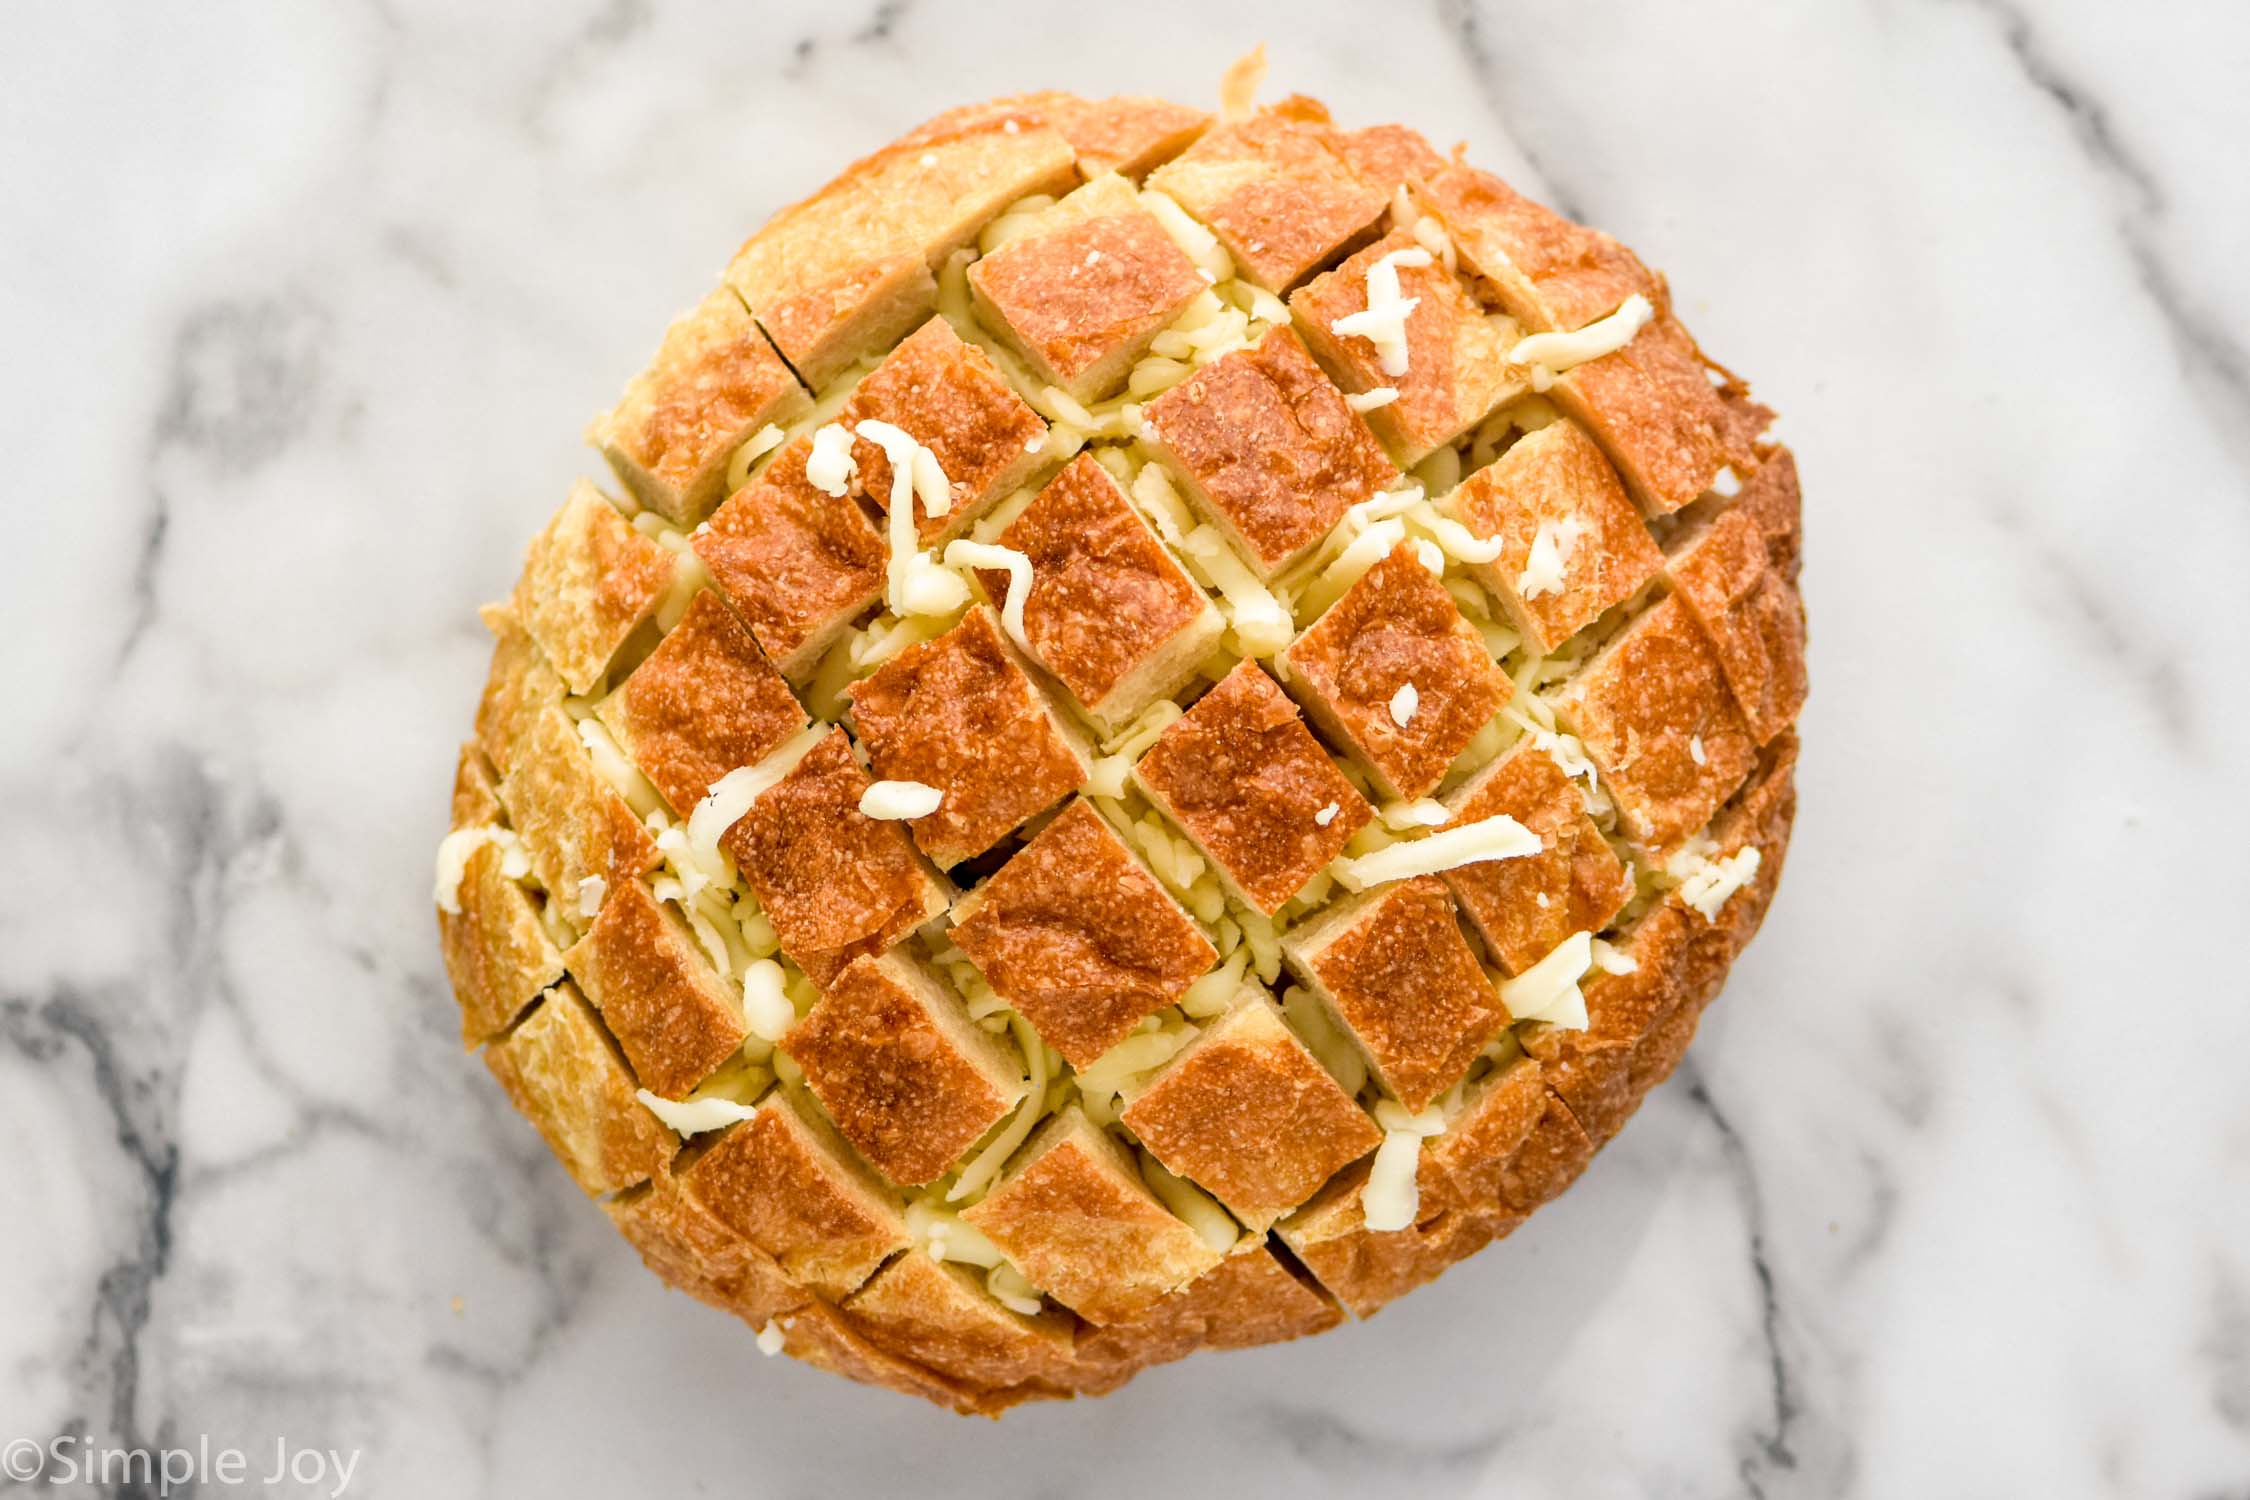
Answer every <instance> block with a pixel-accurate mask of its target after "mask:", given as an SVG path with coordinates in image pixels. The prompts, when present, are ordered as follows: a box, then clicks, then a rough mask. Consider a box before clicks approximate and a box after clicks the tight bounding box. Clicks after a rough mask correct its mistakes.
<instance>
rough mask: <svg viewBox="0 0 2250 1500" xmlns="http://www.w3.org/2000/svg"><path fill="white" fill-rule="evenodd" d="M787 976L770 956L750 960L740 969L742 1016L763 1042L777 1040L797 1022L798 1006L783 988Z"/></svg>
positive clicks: (752, 1033)
mask: <svg viewBox="0 0 2250 1500" xmlns="http://www.w3.org/2000/svg"><path fill="white" fill-rule="evenodd" d="M786 978H787V976H786V975H784V974H783V973H782V971H781V965H780V964H777V963H775V962H774V961H773V960H772V959H770V958H760V959H753V960H752V961H751V963H750V966H749V967H748V968H746V969H744V970H743V971H742V1019H743V1022H744V1023H745V1024H746V1025H748V1026H749V1028H750V1034H751V1035H752V1036H754V1037H756V1038H757V1039H758V1040H759V1041H762V1042H778V1041H780V1040H781V1039H782V1038H783V1037H785V1036H787V1035H788V1034H789V1028H790V1027H792V1026H794V1025H796V1024H797V1007H796V1006H794V1005H791V1004H790V1003H789V994H788V991H787V990H786V988H784V982H785V980H786Z"/></svg>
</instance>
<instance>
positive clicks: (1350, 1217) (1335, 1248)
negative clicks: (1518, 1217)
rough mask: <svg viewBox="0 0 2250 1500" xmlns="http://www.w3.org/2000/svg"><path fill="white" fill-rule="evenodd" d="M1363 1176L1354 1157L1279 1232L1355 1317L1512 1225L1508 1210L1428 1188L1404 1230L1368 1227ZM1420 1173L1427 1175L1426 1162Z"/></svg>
mask: <svg viewBox="0 0 2250 1500" xmlns="http://www.w3.org/2000/svg"><path fill="white" fill-rule="evenodd" d="M1367 1174H1368V1166H1367V1163H1366V1162H1364V1161H1362V1162H1355V1163H1353V1164H1352V1165H1351V1166H1350V1167H1348V1168H1346V1169H1345V1170H1344V1171H1342V1172H1339V1173H1338V1174H1336V1176H1335V1177H1333V1178H1331V1179H1330V1180H1329V1183H1328V1185H1327V1186H1326V1187H1324V1188H1322V1189H1321V1191H1320V1195H1319V1196H1318V1197H1316V1198H1314V1199H1313V1200H1312V1201H1311V1202H1310V1203H1307V1204H1306V1205H1305V1206H1304V1207H1303V1208H1300V1209H1298V1210H1297V1212H1295V1213H1294V1214H1291V1215H1290V1216H1289V1217H1288V1218H1287V1219H1284V1220H1283V1221H1282V1223H1281V1226H1280V1228H1279V1230H1278V1231H1277V1233H1279V1234H1280V1236H1281V1238H1282V1242H1283V1243H1284V1244H1286V1245H1288V1247H1289V1248H1290V1250H1291V1251H1292V1252H1293V1253H1294V1254H1295V1255H1296V1257H1297V1259H1298V1260H1299V1261H1301V1262H1302V1263H1303V1264H1304V1267H1305V1269H1306V1270H1308V1271H1310V1272H1312V1274H1313V1276H1314V1277H1315V1278H1316V1279H1318V1280H1319V1282H1320V1284H1321V1285H1322V1286H1324V1287H1326V1288H1327V1289H1328V1293H1329V1295H1330V1296H1332V1297H1334V1298H1335V1299H1336V1300H1337V1301H1338V1302H1341V1303H1342V1304H1343V1305H1344V1307H1345V1309H1346V1310H1347V1311H1349V1312H1350V1313H1351V1315H1352V1316H1353V1317H1355V1318H1366V1317H1372V1316H1373V1315H1374V1314H1375V1313H1376V1312H1377V1311H1378V1310H1380V1309H1381V1308H1382V1307H1384V1306H1385V1305H1386V1304H1388V1303H1390V1302H1394V1301H1396V1300H1397V1299H1398V1298H1400V1297H1403V1296H1405V1295H1406V1294H1407V1293H1408V1292H1411V1291H1413V1290H1414V1289H1415V1288H1416V1287H1418V1286H1423V1285H1425V1284H1427V1283H1428V1282H1430V1281H1433V1280H1435V1279H1436V1278H1437V1277H1438V1275H1439V1274H1440V1273H1441V1272H1443V1271H1444V1270H1445V1269H1446V1268H1447V1267H1448V1266H1451V1265H1452V1264H1453V1263H1454V1262H1456V1261H1459V1260H1464V1259H1466V1258H1467V1257H1469V1256H1471V1255H1474V1254H1475V1253H1476V1252H1477V1251H1479V1250H1482V1249H1483V1248H1484V1247H1485V1246H1486V1245H1488V1244H1490V1243H1491V1242H1492V1240H1493V1239H1494V1237H1495V1236H1496V1235H1498V1234H1501V1233H1504V1232H1505V1231H1506V1230H1507V1229H1509V1228H1513V1227H1514V1224H1513V1221H1511V1220H1510V1219H1509V1218H1508V1217H1507V1216H1505V1215H1498V1214H1494V1213H1493V1212H1492V1211H1490V1210H1489V1209H1486V1210H1484V1211H1481V1212H1480V1211H1478V1210H1475V1209H1470V1208H1462V1207H1458V1206H1455V1205H1453V1204H1451V1203H1449V1202H1446V1201H1444V1200H1443V1199H1441V1198H1438V1197H1437V1196H1435V1195H1433V1194H1431V1193H1428V1192H1425V1193H1423V1194H1422V1196H1421V1201H1420V1205H1419V1207H1418V1210H1417V1213H1416V1217H1415V1220H1414V1222H1413V1223H1411V1224H1409V1225H1407V1226H1406V1227H1405V1228H1404V1229H1395V1230H1378V1229H1369V1228H1368V1227H1367V1210H1366V1204H1365V1202H1364V1195H1365V1193H1366V1188H1367ZM1420 1175H1421V1176H1423V1177H1425V1178H1426V1177H1428V1176H1429V1175H1430V1173H1429V1171H1428V1168H1427V1167H1426V1166H1425V1167H1424V1168H1423V1170H1422V1172H1421V1174H1420Z"/></svg>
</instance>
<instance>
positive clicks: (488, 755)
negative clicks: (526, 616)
mask: <svg viewBox="0 0 2250 1500" xmlns="http://www.w3.org/2000/svg"><path fill="white" fill-rule="evenodd" d="M479 613H480V614H481V615H482V616H483V618H484V623H485V626H486V628H488V629H489V630H491V632H492V635H493V643H492V667H491V669H490V671H488V672H487V673H486V675H485V680H484V696H483V697H482V698H480V699H479V700H477V748H478V749H480V750H482V751H483V752H484V755H485V759H487V760H489V761H491V762H492V765H493V768H494V769H495V770H497V771H498V772H499V773H500V774H501V775H503V776H505V775H507V774H508V771H509V770H510V768H512V767H513V766H514V764H515V753H516V746H518V745H519V744H521V743H523V741H524V740H525V738H526V737H528V736H529V735H530V733H531V731H532V729H533V727H534V726H535V725H536V724H537V723H538V721H539V715H540V714H541V713H542V712H543V711H544V710H546V709H548V708H550V707H552V706H554V705H556V704H559V703H561V702H562V700H563V683H562V679H561V678H560V677H557V676H556V675H555V669H554V668H553V667H551V666H549V665H548V664H547V658H546V657H544V656H542V655H540V654H539V645H538V643H537V642H536V641H534V640H532V638H531V635H530V633H529V632H528V631H526V630H525V629H524V628H523V622H522V621H520V620H518V619H517V618H516V612H515V611H514V610H513V609H510V608H509V607H508V606H507V605H505V604H487V605H486V606H485V607H484V608H483V609H482V610H480V611H479Z"/></svg>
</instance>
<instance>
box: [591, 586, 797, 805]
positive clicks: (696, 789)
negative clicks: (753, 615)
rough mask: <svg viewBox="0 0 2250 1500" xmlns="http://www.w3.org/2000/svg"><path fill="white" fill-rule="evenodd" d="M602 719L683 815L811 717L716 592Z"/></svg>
mask: <svg viewBox="0 0 2250 1500" xmlns="http://www.w3.org/2000/svg"><path fill="white" fill-rule="evenodd" d="M595 717H596V718H598V719H600V720H601V721H602V723H604V724H605V725H607V726H608V727H609V731H610V733H611V734H613V735H615V736H616V738H617V743H618V745H619V747H620V748H622V749H623V750H624V752H625V754H626V756H627V757H628V758H629V759H631V761H632V762H633V764H634V765H636V766H638V767H639V768H640V771H641V774H642V775H644V776H646V777H648V779H649V781H650V782H651V783H652V784H653V785H654V786H655V787H656V789H657V791H658V792H660V793H662V794H663V797H664V800H665V801H666V802H669V803H670V804H671V805H672V810H673V811H674V812H675V813H677V814H679V815H680V816H681V817H683V818H684V817H686V816H688V815H689V814H690V813H692V812H694V811H695V807H696V804H697V803H699V802H701V801H702V800H703V799H704V797H705V796H706V795H708V794H709V793H710V790H711V786H712V783H714V782H716V781H717V780H718V779H719V778H720V777H722V776H724V775H726V774H727V772H729V771H732V770H734V769H736V768H737V767H740V766H751V765H756V764H757V763H758V762H759V761H761V760H764V759H765V758H766V756H768V755H769V754H771V753H772V752H773V751H774V750H775V749H776V748H777V747H779V746H780V745H781V744H782V742H783V741H785V740H787V739H788V738H789V737H790V736H791V735H793V734H796V733H797V732H798V731H799V730H802V729H803V728H804V727H805V724H806V720H805V710H804V708H803V707H802V706H801V705H800V704H799V703H798V702H797V699H796V697H795V695H793V694H792V693H791V692H790V691H789V684H788V683H787V682H785V681H784V680H783V679H782V676H781V674H780V673H779V672H776V671H775V670H774V669H773V666H772V664H771V663H769V662H768V661H767V660H766V657H765V653H764V652H762V651H760V650H759V649H758V643H757V642H756V641H755V640H753V639H751V636H750V632H749V630H748V629H747V628H746V627H745V626H744V625H743V623H742V622H741V621H740V620H738V619H736V618H735V616H734V614H733V612H732V611H730V610H729V609H728V608H727V607H726V606H725V605H724V604H721V603H720V602H719V596H718V595H716V594H713V593H708V592H706V593H700V594H697V595H696V596H695V598H694V599H693V600H692V601H691V602H690V603H689V605H688V607H687V613H686V614H685V615H683V616H681V618H680V623H679V624H677V625H675V626H673V627H672V630H671V633H670V634H668V635H666V636H665V637H664V639H663V640H662V641H661V642H659V643H658V644H657V647H656V649H655V650H654V651H652V652H650V653H649V654H648V656H647V658H646V659H645V660H643V661H642V662H641V664H640V665H639V666H637V667H635V668H634V669H633V672H632V675H631V676H629V677H627V678H626V679H625V683H624V686H622V687H620V688H618V689H617V691H615V692H613V693H611V694H610V695H609V697H608V698H607V699H605V700H604V701H603V703H602V706H601V707H600V708H599V709H598V710H596V712H595Z"/></svg>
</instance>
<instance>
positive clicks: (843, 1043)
mask: <svg viewBox="0 0 2250 1500" xmlns="http://www.w3.org/2000/svg"><path fill="white" fill-rule="evenodd" d="M782 1050H783V1051H785V1052H787V1053H788V1054H789V1056H790V1057H792V1058H793V1059H795V1060H796V1063H797V1065H798V1066H799V1067H800V1068H802V1069H804V1073H805V1083H806V1084H807V1085H808V1086H809V1087H810V1088H811V1089H812V1091H813V1094H814V1096H815V1097H817V1098H818V1099H819V1100H820V1103H821V1106H822V1108H824V1109H826V1110H827V1111H828V1115H829V1118H830V1119H832V1120H834V1121H835V1122H836V1126H837V1128H838V1129H839V1130H841V1131H842V1132H843V1133H844V1136H845V1138H846V1139H847V1140H849V1141H850V1142H851V1143H852V1144H853V1145H854V1146H857V1147H858V1148H859V1149H860V1152H861V1154H863V1155H864V1156H866V1158H867V1159H868V1160H869V1161H870V1162H873V1163H874V1164H875V1167H876V1169H877V1170H879V1171H881V1172H882V1173H883V1175H884V1176H886V1177H888V1178H890V1179H891V1181H893V1182H897V1183H903V1184H906V1185H908V1186H919V1185H920V1184H922V1183H925V1182H930V1181H934V1180H935V1179H936V1178H938V1177H939V1176H941V1175H943V1174H944V1172H945V1170H946V1169H947V1168H948V1167H950V1166H952V1165H953V1164H954V1162H956V1161H958V1160H960V1158H961V1155H962V1153H963V1152H965V1151H967V1150H968V1149H969V1147H971V1146H973V1145H975V1144H976V1142H977V1139H978V1138H979V1137H980V1136H982V1135H983V1134H984V1133H985V1132H986V1131H987V1130H990V1129H991V1128H992V1127H993V1126H994V1125H996V1124H998V1123H999V1122H1000V1118H1001V1117H1002V1116H1003V1115H1005V1114H1007V1113H1008V1111H1009V1110H1011V1109H1013V1108H1015V1105H1016V1101H1017V1100H1019V1099H1021V1098H1022V1097H1023V1093H1024V1079H1023V1072H1022V1069H1021V1067H1020V1066H1019V1065H1018V1064H1017V1061H1016V1059H1015V1057H1014V1055H1013V1054H1012V1053H1010V1052H1009V1051H1007V1050H1006V1049H1005V1048H1003V1047H1002V1046H1001V1045H1000V1044H999V1043H998V1042H996V1041H994V1040H993V1039H992V1038H991V1037H989V1036H987V1035H985V1033H984V1032H982V1031H980V1030H978V1029H977V1028H976V1026H975V1025H973V1024H972V1023H971V1022H970V1020H969V1017H968V1012H967V1011H965V1010H964V1009H963V1008H962V1005H961V1001H960V998H959V997H958V996H956V995H955V994H953V992H952V991H951V990H950V989H948V988H947V987H946V986H945V984H944V983H943V981H941V980H939V979H938V978H937V976H936V975H935V974H933V973H932V972H931V971H930V970H929V969H928V968H926V967H925V966H924V965H923V964H922V962H921V961H920V960H919V959H915V958H912V957H910V956H908V955H907V954H906V953H904V952H902V951H900V950H897V949H893V950H892V951H891V952H889V953H886V954H883V955H882V956H880V957H868V958H860V959H856V960H854V961H853V963H852V965H851V967H849V968H847V969H845V970H844V972H843V973H841V974H839V975H837V976H836V978H835V980H834V981H833V982H832V983H830V985H829V986H828V992H827V993H826V994H825V995H823V996H822V997H821V999H820V1003H819V1004H817V1005H815V1006H814V1007H813V1008H812V1010H811V1011H810V1012H809V1013H807V1014H806V1016H805V1018H804V1019H803V1020H801V1021H799V1022H798V1023H797V1024H796V1025H795V1026H794V1027H793V1028H791V1030H790V1032H789V1035H788V1036H787V1037H786V1038H785V1039H784V1040H783V1042H782Z"/></svg>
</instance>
